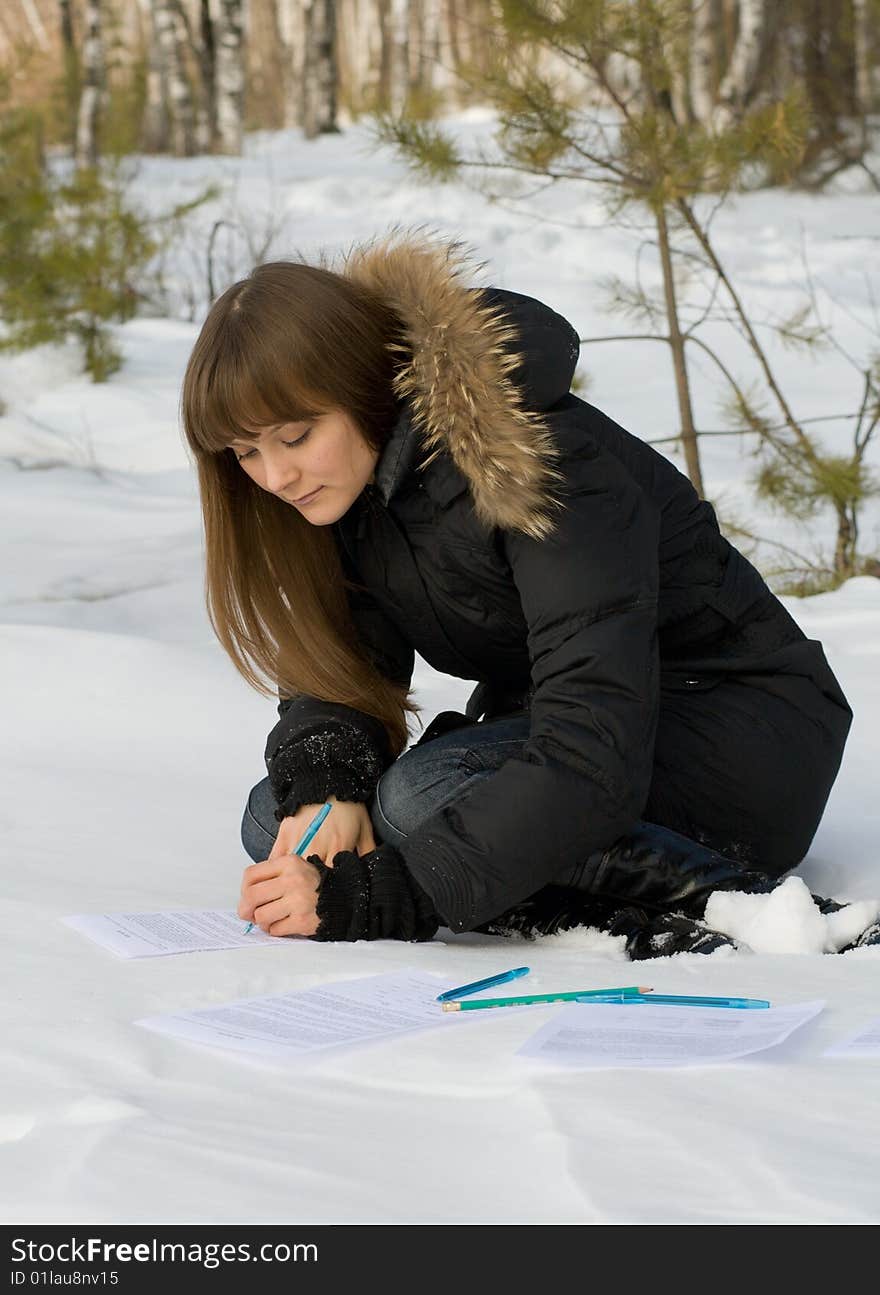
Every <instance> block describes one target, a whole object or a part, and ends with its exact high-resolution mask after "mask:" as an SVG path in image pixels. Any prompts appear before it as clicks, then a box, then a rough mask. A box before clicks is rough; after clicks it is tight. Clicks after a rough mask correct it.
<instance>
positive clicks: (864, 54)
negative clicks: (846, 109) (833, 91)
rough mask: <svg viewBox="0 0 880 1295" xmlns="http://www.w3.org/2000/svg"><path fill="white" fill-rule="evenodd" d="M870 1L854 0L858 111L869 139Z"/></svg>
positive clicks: (854, 49) (870, 107)
mask: <svg viewBox="0 0 880 1295" xmlns="http://www.w3.org/2000/svg"><path fill="white" fill-rule="evenodd" d="M870 7H871V6H870V0H853V58H854V62H855V82H856V83H855V100H856V111H857V112H858V114H859V116H860V117H861V119H862V131H863V134H864V135H865V137H867V117H868V113H869V112H870V111H871V109H872V108H873V106H874V105H873V102H872V100H873V95H872V93H871V90H872V87H871V15H870V12H869V10H870Z"/></svg>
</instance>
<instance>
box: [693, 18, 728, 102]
mask: <svg viewBox="0 0 880 1295" xmlns="http://www.w3.org/2000/svg"><path fill="white" fill-rule="evenodd" d="M720 17H721V14H720V10H719V6H718V4H717V0H691V58H690V79H691V108H692V110H693V114H694V117H695V118H696V120H697V121H698V122H699V123H700V125H701V126H708V125H709V123H710V122H711V120H712V112H713V109H714V107H715V41H716V33H717V31H718V22H719V19H720Z"/></svg>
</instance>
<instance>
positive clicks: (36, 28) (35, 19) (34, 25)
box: [21, 0, 50, 50]
mask: <svg viewBox="0 0 880 1295" xmlns="http://www.w3.org/2000/svg"><path fill="white" fill-rule="evenodd" d="M21 7H22V9H23V10H24V16H25V18H26V19H27V24H28V27H30V29H31V33H32V35H33V38H34V40H35V41H36V43H37V44H38V45H39V47H40V49H42V50H47V49H48V48H49V44H50V42H49V35H48V33H47V31H46V27H45V24H44V23H43V20H42V18H41V17H40V11H39V9H38V8H37V6H36V4H35V3H34V0H21Z"/></svg>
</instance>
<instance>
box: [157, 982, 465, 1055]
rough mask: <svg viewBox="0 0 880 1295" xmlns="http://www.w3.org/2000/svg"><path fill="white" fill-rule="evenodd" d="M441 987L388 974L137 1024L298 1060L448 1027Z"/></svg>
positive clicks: (192, 1039) (176, 1035)
mask: <svg viewBox="0 0 880 1295" xmlns="http://www.w3.org/2000/svg"><path fill="white" fill-rule="evenodd" d="M443 987H444V982H443V981H442V979H441V978H440V977H439V976H430V975H428V974H426V973H425V972H422V971H406V972H389V973H387V974H384V975H379V976H363V977H360V978H358V979H357V980H340V981H335V982H334V983H333V984H330V985H321V986H319V987H317V988H315V989H302V990H294V991H292V992H291V993H289V994H273V995H265V996H263V997H260V998H242V999H238V1000H236V1001H235V1002H231V1003H223V1004H221V1005H220V1006H219V1007H207V1008H203V1009H201V1010H199V1011H195V1012H174V1013H172V1014H170V1015H168V1016H147V1017H142V1018H141V1019H140V1020H138V1021H135V1025H141V1026H143V1027H144V1028H145V1029H147V1030H154V1031H155V1032H156V1033H157V1034H168V1035H171V1036H172V1037H173V1038H176V1039H183V1040H186V1041H189V1042H191V1043H201V1044H207V1045H208V1046H213V1047H220V1048H230V1049H233V1050H234V1051H237V1052H247V1053H249V1054H251V1055H252V1056H253V1055H257V1056H264V1057H267V1058H272V1059H275V1060H278V1059H287V1060H296V1058H298V1057H302V1056H306V1055H307V1054H309V1053H313V1052H318V1051H321V1050H322V1049H324V1048H338V1047H344V1046H346V1045H349V1046H351V1045H353V1044H360V1043H369V1042H375V1041H377V1040H379V1039H386V1038H393V1037H394V1036H396V1035H400V1034H408V1033H412V1032H413V1031H416V1030H428V1029H431V1028H432V1027H434V1028H440V1029H443V1028H449V1026H450V1021H451V1018H450V1015H449V1014H448V1013H445V1012H442V1011H441V1010H440V1005H439V1003H438V1002H437V994H438V992H440V991H441V990H442V989H443Z"/></svg>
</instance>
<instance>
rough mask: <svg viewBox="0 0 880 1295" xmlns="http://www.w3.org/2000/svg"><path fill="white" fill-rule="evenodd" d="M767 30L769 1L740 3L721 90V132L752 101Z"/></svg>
mask: <svg viewBox="0 0 880 1295" xmlns="http://www.w3.org/2000/svg"><path fill="white" fill-rule="evenodd" d="M766 30H767V0H739V30H738V31H737V35H736V44H735V45H734V47H733V52H732V54H731V56H730V63H729V64H728V67H727V71H726V72H725V74H724V77H723V79H722V82H721V85H720V86H719V87H718V104H717V106H716V108H715V113H714V122H715V126H716V127H717V128H718V129H719V130H724V128H725V127H726V126H729V125H730V123H731V122H732V121H733V120H735V118H736V117H737V116H739V114H740V113H741V112H742V110H743V108H744V107H745V106H746V104H747V103H748V101H749V98H750V96H751V93H752V91H753V89H754V86H755V81H756V79H757V75H758V67H759V65H760V62H761V55H762V53H763V50H764V36H765V33H766Z"/></svg>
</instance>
